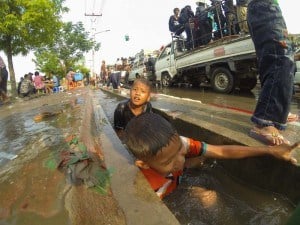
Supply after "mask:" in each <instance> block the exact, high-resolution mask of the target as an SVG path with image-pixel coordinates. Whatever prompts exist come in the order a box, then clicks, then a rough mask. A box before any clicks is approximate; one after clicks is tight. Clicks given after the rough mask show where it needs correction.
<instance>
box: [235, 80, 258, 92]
mask: <svg viewBox="0 0 300 225" xmlns="http://www.w3.org/2000/svg"><path fill="white" fill-rule="evenodd" d="M256 84H257V78H256V77H252V78H249V77H248V78H244V79H241V80H240V85H239V88H240V90H241V91H251V90H252V89H253V88H255V86H256Z"/></svg>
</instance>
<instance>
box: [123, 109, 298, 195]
mask: <svg viewBox="0 0 300 225" xmlns="http://www.w3.org/2000/svg"><path fill="white" fill-rule="evenodd" d="M124 143H125V144H126V146H127V148H128V150H129V152H130V153H132V154H133V155H134V157H135V164H136V166H138V167H139V168H140V169H141V171H142V173H143V174H144V176H145V177H146V179H147V180H148V182H149V183H150V185H151V187H152V189H153V190H154V191H155V192H156V194H157V195H158V196H159V197H160V198H163V197H164V196H166V195H167V194H169V193H171V192H172V191H173V190H174V189H175V188H176V187H177V185H178V184H179V180H180V177H181V175H182V171H183V169H184V167H185V160H186V158H189V157H199V156H203V157H206V158H215V159H241V158H247V157H254V156H262V155H271V156H273V157H275V158H278V159H281V160H286V161H290V162H292V163H296V162H297V161H296V159H295V158H293V157H292V156H291V151H292V150H293V149H295V148H297V147H299V146H300V142H298V143H295V144H294V145H292V146H291V145H286V144H283V145H279V146H255V147H251V146H241V145H210V144H207V143H205V142H200V141H196V140H193V139H191V138H187V137H183V136H179V134H178V133H177V131H176V129H175V128H174V127H173V126H172V125H171V124H170V123H169V122H168V121H167V120H166V119H164V118H163V117H161V116H160V115H158V114H155V113H144V114H141V115H140V116H137V117H135V118H133V119H132V120H131V121H130V122H129V123H128V125H127V126H126V129H125V132H124Z"/></svg>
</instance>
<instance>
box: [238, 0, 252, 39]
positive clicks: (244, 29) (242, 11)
mask: <svg viewBox="0 0 300 225" xmlns="http://www.w3.org/2000/svg"><path fill="white" fill-rule="evenodd" d="M248 1H249V0H236V15H237V20H238V24H239V28H240V34H241V35H245V34H248V33H249V29H248V24H247V6H248Z"/></svg>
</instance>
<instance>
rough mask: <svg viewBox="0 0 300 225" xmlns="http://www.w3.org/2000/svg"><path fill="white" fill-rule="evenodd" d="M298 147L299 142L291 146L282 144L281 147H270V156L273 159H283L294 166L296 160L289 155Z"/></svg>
mask: <svg viewBox="0 0 300 225" xmlns="http://www.w3.org/2000/svg"><path fill="white" fill-rule="evenodd" d="M299 147H300V142H296V143H295V144H293V145H287V144H282V145H276V146H270V148H271V149H270V150H271V152H272V155H273V156H274V157H275V158H278V159H283V160H285V161H289V162H291V163H292V164H294V165H296V164H297V163H298V162H297V159H296V158H295V157H293V156H292V155H291V152H292V151H293V150H295V149H296V148H299ZM299 154H300V152H299ZM299 163H300V162H299Z"/></svg>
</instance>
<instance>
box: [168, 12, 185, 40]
mask: <svg viewBox="0 0 300 225" xmlns="http://www.w3.org/2000/svg"><path fill="white" fill-rule="evenodd" d="M173 13H174V14H173V15H172V16H170V19H169V30H170V32H172V33H173V34H174V35H175V36H180V35H181V34H182V32H183V31H184V26H183V25H182V24H180V23H179V13H180V9H179V8H174V9H173Z"/></svg>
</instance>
